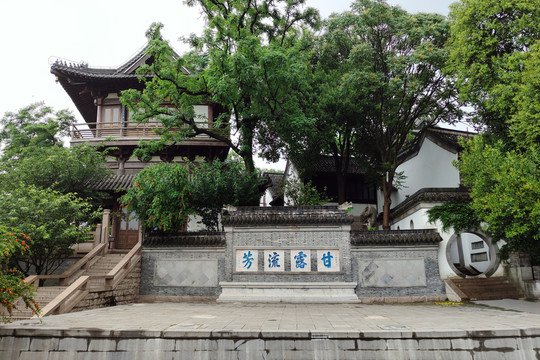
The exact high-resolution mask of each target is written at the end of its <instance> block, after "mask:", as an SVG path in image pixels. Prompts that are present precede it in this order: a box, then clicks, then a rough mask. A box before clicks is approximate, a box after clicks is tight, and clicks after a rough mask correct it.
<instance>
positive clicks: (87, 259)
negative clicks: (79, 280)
mask: <svg viewBox="0 0 540 360" xmlns="http://www.w3.org/2000/svg"><path fill="white" fill-rule="evenodd" d="M105 245H106V244H105V243H101V244H98V245H97V246H96V247H94V248H93V249H92V250H91V251H90V252H89V253H88V254H86V255H85V256H84V257H82V258H81V259H80V260H79V261H77V262H76V263H75V264H73V265H71V267H70V268H69V269H67V270H66V271H64V272H63V273H62V274H60V275H59V277H58V278H59V279H61V281H62V282H65V279H67V278H69V277H71V276H72V275H73V274H75V273H76V272H77V271H79V270H80V269H81V268H82V267H83V266H85V265H86V264H88V263H89V262H90V261H91V260H92V259H93V258H94V257H96V256H98V255H102V254H103V251H104V250H105Z"/></svg>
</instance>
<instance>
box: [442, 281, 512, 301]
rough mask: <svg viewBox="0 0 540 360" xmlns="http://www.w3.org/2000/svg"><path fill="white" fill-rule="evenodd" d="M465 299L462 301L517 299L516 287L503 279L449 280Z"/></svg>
mask: <svg viewBox="0 0 540 360" xmlns="http://www.w3.org/2000/svg"><path fill="white" fill-rule="evenodd" d="M450 281H451V282H452V283H454V285H455V286H456V287H457V288H458V289H459V290H461V291H462V292H463V293H464V294H465V295H466V298H464V299H463V300H497V299H519V298H520V297H521V295H520V293H519V291H518V289H517V288H516V286H515V285H514V284H513V283H512V282H511V281H510V280H508V279H507V278H505V277H491V278H467V279H451V280H450Z"/></svg>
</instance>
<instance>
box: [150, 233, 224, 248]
mask: <svg viewBox="0 0 540 360" xmlns="http://www.w3.org/2000/svg"><path fill="white" fill-rule="evenodd" d="M225 244H226V242H225V234H224V233H220V232H217V233H178V234H168V235H145V236H144V240H143V243H142V245H143V247H144V248H161V247H199V246H204V247H224V246H225Z"/></svg>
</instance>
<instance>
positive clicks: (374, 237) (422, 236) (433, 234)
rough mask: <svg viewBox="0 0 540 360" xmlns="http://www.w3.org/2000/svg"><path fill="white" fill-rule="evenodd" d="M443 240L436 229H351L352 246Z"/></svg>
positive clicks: (402, 244)
mask: <svg viewBox="0 0 540 360" xmlns="http://www.w3.org/2000/svg"><path fill="white" fill-rule="evenodd" d="M441 241H442V238H441V235H440V234H439V233H438V232H437V230H435V229H425V230H386V231H384V230H376V231H351V245H352V246H359V247H360V246H411V245H437V244H438V243H439V242H441Z"/></svg>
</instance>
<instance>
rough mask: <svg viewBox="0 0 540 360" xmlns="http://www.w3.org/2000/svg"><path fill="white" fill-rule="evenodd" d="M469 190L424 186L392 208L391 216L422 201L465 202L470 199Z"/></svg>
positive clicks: (394, 216) (395, 215)
mask: <svg viewBox="0 0 540 360" xmlns="http://www.w3.org/2000/svg"><path fill="white" fill-rule="evenodd" d="M469 200H470V197H469V191H468V190H467V189H466V188H463V187H460V188H423V189H420V190H418V191H417V192H415V193H414V194H412V195H411V196H409V197H408V198H407V199H406V200H405V201H403V202H402V203H400V204H399V205H397V206H396V207H394V208H393V209H392V210H390V217H391V218H392V219H395V218H397V217H399V216H400V215H401V214H403V213H405V212H407V211H408V210H409V209H411V208H413V207H414V206H416V204H418V203H420V202H427V203H430V202H431V203H434V202H435V203H439V202H448V201H452V202H463V201H469Z"/></svg>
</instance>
